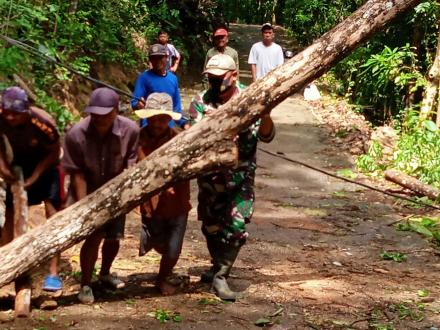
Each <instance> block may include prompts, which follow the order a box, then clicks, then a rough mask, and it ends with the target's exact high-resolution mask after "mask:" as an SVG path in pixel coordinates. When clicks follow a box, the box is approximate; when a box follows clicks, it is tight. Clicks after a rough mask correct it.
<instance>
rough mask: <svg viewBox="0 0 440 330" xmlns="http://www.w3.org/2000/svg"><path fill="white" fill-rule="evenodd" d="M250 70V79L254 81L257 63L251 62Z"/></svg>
mask: <svg viewBox="0 0 440 330" xmlns="http://www.w3.org/2000/svg"><path fill="white" fill-rule="evenodd" d="M251 71H252V81H253V82H255V81H256V80H257V65H256V64H251Z"/></svg>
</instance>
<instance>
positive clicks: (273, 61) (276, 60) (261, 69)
mask: <svg viewBox="0 0 440 330" xmlns="http://www.w3.org/2000/svg"><path fill="white" fill-rule="evenodd" d="M248 63H249V64H256V67H257V79H258V78H260V77H262V76H264V75H265V74H266V73H268V72H269V71H271V70H273V69H274V68H276V67H277V66H278V65H281V64H283V63H284V55H283V50H282V48H281V46H280V45H278V44H276V43H274V42H273V43H272V44H271V45H270V46H268V47H266V46H265V45H264V44H263V42H262V41H260V42H257V43H255V44H253V45H252V48H251V52H250V53H249V59H248Z"/></svg>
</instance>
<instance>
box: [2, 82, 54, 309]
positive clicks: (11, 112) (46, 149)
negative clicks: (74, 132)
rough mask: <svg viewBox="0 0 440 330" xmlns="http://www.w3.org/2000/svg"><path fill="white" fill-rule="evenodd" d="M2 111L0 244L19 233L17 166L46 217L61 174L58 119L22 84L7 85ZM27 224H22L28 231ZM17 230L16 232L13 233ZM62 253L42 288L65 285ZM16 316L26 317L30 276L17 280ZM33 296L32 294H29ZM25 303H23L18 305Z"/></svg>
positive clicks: (31, 202)
mask: <svg viewBox="0 0 440 330" xmlns="http://www.w3.org/2000/svg"><path fill="white" fill-rule="evenodd" d="M0 110H1V113H0V132H1V134H2V135H1V141H0V176H1V177H2V178H3V179H4V180H5V181H6V182H7V183H8V188H7V190H6V212H5V213H6V216H5V218H6V219H5V224H4V228H2V229H1V231H0V241H1V244H0V245H5V244H7V243H9V242H10V241H12V240H13V239H14V236H16V235H17V234H18V233H19V231H20V230H19V228H16V226H17V224H14V216H16V215H14V205H13V202H14V203H16V202H17V201H15V200H14V201H13V197H12V193H11V189H10V185H11V184H12V183H14V182H15V181H17V180H19V178H18V177H17V174H16V171H15V170H14V169H16V168H17V167H19V168H20V169H21V171H22V173H23V178H24V188H25V189H26V191H27V200H28V205H29V206H30V205H38V204H40V203H41V202H43V201H44V204H45V209H46V217H47V218H49V217H51V216H52V215H54V214H55V213H56V210H57V208H58V207H59V206H60V202H61V200H60V176H59V171H58V169H57V168H56V165H57V163H58V162H59V153H60V136H59V134H58V131H57V129H56V126H55V122H54V121H53V119H52V118H51V117H50V116H49V114H48V113H46V112H45V111H43V110H41V109H38V108H35V107H30V106H29V101H28V96H27V94H26V92H25V91H24V90H23V89H21V88H19V87H10V88H7V89H6V90H5V91H4V92H3V94H2V99H1V109H0ZM26 225H27V224H21V226H23V227H24V228H22V229H23V231H25V229H26ZM14 233H15V234H14ZM58 259H59V256H57V257H55V258H53V259H52V260H51V262H50V275H48V276H46V278H45V279H44V283H43V290H48V291H58V290H61V288H62V282H61V279H60V278H59V276H58V273H57V271H58V270H57V266H58ZM15 287H16V292H17V297H16V306H15V310H16V316H27V315H28V314H29V312H30V310H29V307H30V306H28V307H25V306H24V305H27V304H28V303H29V302H26V301H25V300H27V298H26V299H21V298H23V297H20V294H19V293H20V290H21V289H23V288H29V289H30V279H29V277H28V276H22V277H20V278H19V279H18V280H16V282H15ZM29 299H30V296H29ZM17 304H18V305H19V304H23V306H17Z"/></svg>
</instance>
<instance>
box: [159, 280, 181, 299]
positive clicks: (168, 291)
mask: <svg viewBox="0 0 440 330" xmlns="http://www.w3.org/2000/svg"><path fill="white" fill-rule="evenodd" d="M156 286H157V288H158V289H159V290H160V292H161V293H162V294H163V295H164V296H170V295H173V294H174V293H176V290H177V287H176V286H174V285H172V284H171V283H168V282H167V281H166V280H159V281H157V283H156Z"/></svg>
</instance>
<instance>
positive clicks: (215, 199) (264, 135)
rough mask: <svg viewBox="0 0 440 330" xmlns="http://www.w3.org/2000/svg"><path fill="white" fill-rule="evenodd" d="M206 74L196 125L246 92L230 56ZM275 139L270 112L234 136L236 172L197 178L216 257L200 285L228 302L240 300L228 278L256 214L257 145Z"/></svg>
mask: <svg viewBox="0 0 440 330" xmlns="http://www.w3.org/2000/svg"><path fill="white" fill-rule="evenodd" d="M204 73H205V74H207V75H208V81H209V89H208V90H207V91H205V92H203V93H202V94H200V95H198V96H196V97H195V99H194V100H193V101H192V103H191V105H190V116H191V119H192V120H193V121H194V122H198V121H200V120H201V119H203V118H204V117H205V116H209V115H210V113H211V112H214V111H216V108H217V107H219V106H220V105H222V104H224V103H226V102H227V101H229V100H230V99H231V98H232V97H235V96H237V95H238V94H240V93H241V92H242V90H243V89H244V86H243V85H241V84H238V83H237V67H236V65H235V62H234V60H233V59H232V58H231V57H230V56H228V55H225V54H218V55H215V56H213V57H212V58H211V59H210V60H209V61H208V63H207V65H206V70H205V72H204ZM274 135H275V128H274V125H273V122H272V119H271V118H270V114H266V115H264V116H263V117H262V118H261V119H260V120H258V121H257V122H256V123H254V124H252V125H251V126H250V127H249V128H248V129H246V130H244V131H242V132H240V133H239V134H238V135H237V136H236V138H235V141H236V143H237V145H238V150H239V156H238V157H239V159H238V166H237V167H236V168H234V169H225V170H224V171H221V172H217V173H214V174H210V175H206V176H203V177H200V178H199V179H198V180H197V183H198V187H199V196H198V202H199V203H198V207H197V213H198V218H199V220H201V221H202V232H203V234H204V235H205V237H206V242H207V245H208V250H209V253H210V255H211V258H212V260H211V262H212V267H211V269H210V270H208V271H207V272H205V273H204V274H202V281H203V282H208V283H212V289H213V290H214V291H215V292H216V294H217V295H218V296H219V297H220V298H221V299H224V300H235V299H236V298H238V297H239V294H238V293H237V292H234V291H232V290H231V289H230V288H229V286H228V283H227V282H226V279H227V278H228V276H229V273H230V271H231V268H232V266H233V264H234V262H235V259H236V258H237V255H238V253H239V251H240V248H241V247H242V246H243V244H244V243H245V242H246V238H247V236H248V233H247V231H246V223H249V222H250V219H251V217H252V213H253V210H254V200H255V196H254V178H255V170H256V166H257V165H256V152H257V141H258V139H260V140H262V141H263V142H270V141H272V139H273V137H274Z"/></svg>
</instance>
